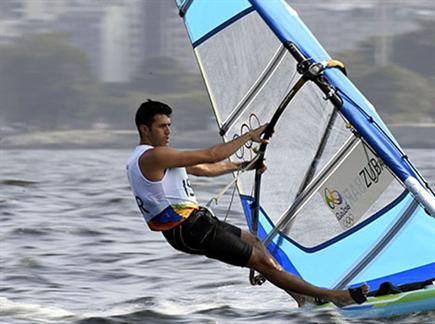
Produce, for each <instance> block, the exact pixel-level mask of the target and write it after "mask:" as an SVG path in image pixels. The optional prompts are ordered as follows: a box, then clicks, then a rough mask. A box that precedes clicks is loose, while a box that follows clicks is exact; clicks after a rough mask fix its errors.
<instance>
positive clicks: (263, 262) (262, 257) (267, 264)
mask: <svg viewBox="0 0 435 324" xmlns="http://www.w3.org/2000/svg"><path fill="white" fill-rule="evenodd" d="M259 244H260V245H261V242H259ZM248 265H249V267H250V268H253V269H255V270H257V271H259V272H261V271H262V270H266V269H275V270H278V271H281V270H282V268H281V266H280V265H279V264H278V263H277V262H276V261H275V260H273V258H272V257H271V256H270V254H268V253H265V250H264V249H263V248H262V247H259V246H257V245H254V248H253V249H252V254H251V257H250V259H249V264H248Z"/></svg>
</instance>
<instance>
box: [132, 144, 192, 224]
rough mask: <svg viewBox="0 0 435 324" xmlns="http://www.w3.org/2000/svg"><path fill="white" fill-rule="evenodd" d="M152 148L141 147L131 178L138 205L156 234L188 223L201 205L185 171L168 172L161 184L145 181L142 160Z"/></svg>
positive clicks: (133, 156) (172, 170) (168, 170)
mask: <svg viewBox="0 0 435 324" xmlns="http://www.w3.org/2000/svg"><path fill="white" fill-rule="evenodd" d="M150 149H153V147H152V146H150V145H138V146H137V147H136V149H135V150H134V151H133V153H132V155H131V156H130V158H129V160H128V162H127V176H128V181H129V183H130V187H131V189H132V191H133V194H134V196H135V199H136V203H137V205H138V207H139V209H140V211H141V213H142V215H143V217H144V218H145V220H146V221H147V223H148V225H149V227H150V228H151V229H152V230H156V231H163V230H167V229H170V228H173V227H175V226H176V225H178V224H179V223H181V222H182V221H184V220H185V219H186V218H187V217H188V216H189V215H190V213H191V212H192V211H193V210H194V209H198V202H197V201H196V198H195V194H194V192H193V190H192V187H191V186H190V182H189V178H188V177H187V173H186V169H185V168H173V169H166V171H165V175H164V176H163V178H162V179H161V180H159V181H150V180H148V179H146V178H145V177H144V175H143V174H142V172H141V170H140V167H139V158H140V157H141V156H142V154H143V153H145V152H146V151H147V150H150Z"/></svg>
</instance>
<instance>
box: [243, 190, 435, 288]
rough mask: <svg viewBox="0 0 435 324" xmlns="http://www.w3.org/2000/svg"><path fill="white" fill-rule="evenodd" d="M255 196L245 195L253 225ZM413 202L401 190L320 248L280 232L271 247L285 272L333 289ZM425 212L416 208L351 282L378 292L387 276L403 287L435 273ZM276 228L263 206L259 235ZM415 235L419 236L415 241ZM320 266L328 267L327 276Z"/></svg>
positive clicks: (434, 240) (433, 224)
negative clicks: (381, 207) (375, 212)
mask: <svg viewBox="0 0 435 324" xmlns="http://www.w3.org/2000/svg"><path fill="white" fill-rule="evenodd" d="M252 199H253V198H252V197H249V196H242V203H243V206H244V210H245V214H246V215H247V219H248V224H251V220H250V215H251V212H250V203H251V202H252ZM411 202H412V197H410V195H409V194H407V193H405V194H402V195H401V196H400V197H399V198H398V199H396V201H394V202H393V203H391V205H390V206H388V207H386V208H385V209H383V210H382V211H380V212H379V213H377V214H376V215H374V216H373V217H371V218H370V219H368V220H367V221H365V222H363V223H361V224H359V225H357V226H356V227H354V228H352V229H351V230H349V231H347V232H345V233H343V234H341V235H339V236H337V237H336V238H334V239H332V240H330V241H328V242H325V243H323V244H321V245H319V246H316V247H312V248H306V247H304V246H301V245H299V244H298V243H297V242H295V241H294V240H292V239H290V238H289V237H287V236H286V235H284V234H282V233H280V234H278V235H277V236H276V237H275V239H274V240H273V242H272V243H271V244H270V245H269V246H268V247H267V248H268V249H269V251H270V252H271V253H272V255H273V256H274V257H275V258H276V259H277V260H278V261H279V262H280V264H281V265H282V266H283V267H284V269H285V270H286V271H289V272H292V273H294V274H295V275H298V276H300V277H301V278H303V279H305V280H307V281H309V282H312V283H314V284H316V285H319V286H323V287H329V288H333V287H334V286H335V285H336V284H337V283H338V282H339V281H340V280H341V279H342V278H343V277H344V276H345V275H346V274H347V273H348V271H350V269H352V268H353V266H355V264H357V263H358V262H360V260H361V259H363V258H364V256H365V255H366V253H367V251H369V250H370V249H372V248H373V247H374V246H375V245H376V244H377V243H378V242H379V241H380V240H381V239H382V238H383V236H384V234H385V233H386V232H387V231H388V230H389V228H390V227H391V226H392V224H394V223H395V222H396V221H397V219H398V218H399V217H400V216H401V215H402V213H403V212H404V211H406V210H407V209H408V207H409V205H410V204H411ZM421 213H424V211H423V210H422V209H421V208H420V207H417V210H416V211H415V212H414V214H413V216H412V218H411V219H410V220H409V221H408V224H407V226H405V227H404V228H403V230H402V231H401V232H400V233H399V235H397V236H396V237H395V238H394V239H393V240H392V242H390V243H389V244H388V245H387V247H386V248H384V250H383V251H382V253H381V254H380V255H379V256H377V257H376V258H375V259H374V260H373V261H371V262H370V263H369V264H368V265H367V266H366V267H365V268H364V270H363V271H362V272H361V273H360V275H358V276H356V277H355V278H354V279H353V280H352V281H351V282H350V283H349V285H355V284H359V283H361V282H368V283H369V284H371V287H370V288H371V290H376V289H377V288H378V286H379V284H380V283H382V282H384V281H385V280H387V279H388V280H389V281H391V282H392V283H394V284H397V285H400V284H404V283H410V282H416V281H424V280H427V279H428V278H430V277H431V276H434V273H432V274H431V273H430V271H432V270H433V267H434V266H435V265H434V262H433V260H434V258H435V235H434V233H433V231H434V229H435V220H434V219H433V218H431V217H429V216H427V215H426V214H424V215H421ZM421 216H424V217H421ZM272 228H273V223H272V222H271V220H270V219H269V217H268V216H267V215H266V214H265V212H264V211H263V210H262V211H261V213H260V217H259V230H258V235H259V238H260V239H264V238H265V237H266V236H267V234H268V233H269V232H270V231H271V230H272ZM307 235H308V234H307ZM416 236H418V237H419V238H418V239H416V238H415V237H416ZM410 241H412V244H410V243H409V242H410ZM403 255H406V257H403ZM283 256H285V257H283ZM337 260H340V261H339V262H337ZM431 264H432V266H431ZM319 269H325V270H327V271H328V275H327V276H326V275H325V272H324V271H319Z"/></svg>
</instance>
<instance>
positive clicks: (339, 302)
mask: <svg viewBox="0 0 435 324" xmlns="http://www.w3.org/2000/svg"><path fill="white" fill-rule="evenodd" d="M360 288H361V293H362V295H363V296H364V297H367V294H368V292H369V286H368V285H367V284H363V285H362V286H361V287H360ZM328 299H329V300H330V301H331V302H332V303H334V304H335V305H336V306H338V307H343V306H347V305H351V304H356V303H357V301H356V300H355V299H354V298H353V297H352V296H351V294H350V291H349V290H331V295H330V296H328Z"/></svg>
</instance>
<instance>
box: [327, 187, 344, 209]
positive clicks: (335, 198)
mask: <svg viewBox="0 0 435 324" xmlns="http://www.w3.org/2000/svg"><path fill="white" fill-rule="evenodd" d="M324 193H325V201H326V204H327V205H328V206H329V208H331V209H335V206H337V205H340V204H341V203H342V202H343V197H341V195H340V193H339V192H338V191H337V190H332V191H330V190H328V188H325V192H324Z"/></svg>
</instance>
